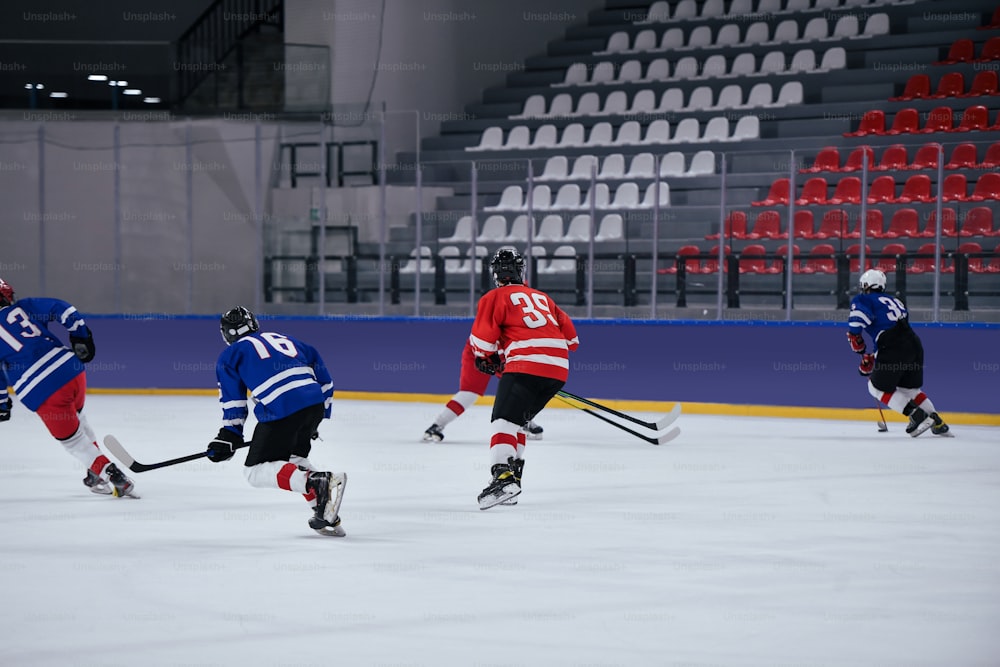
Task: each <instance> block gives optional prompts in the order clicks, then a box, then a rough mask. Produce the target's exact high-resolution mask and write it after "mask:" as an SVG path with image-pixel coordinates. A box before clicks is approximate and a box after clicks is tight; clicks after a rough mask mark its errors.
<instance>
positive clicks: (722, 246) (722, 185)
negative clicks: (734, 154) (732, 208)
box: [715, 153, 727, 320]
mask: <svg viewBox="0 0 1000 667" xmlns="http://www.w3.org/2000/svg"><path fill="white" fill-rule="evenodd" d="M720 169H721V173H720V176H721V179H720V182H719V230H720V233H719V255H718V257H717V259H718V260H719V277H718V280H717V281H716V294H715V319H717V320H721V319H722V290H723V284H724V283H723V276H724V275H725V266H726V264H725V262H726V255H725V253H726V229H725V227H726V187H727V182H726V181H727V179H726V172H727V166H726V154H725V153H723V154H722V162H721V164H720Z"/></svg>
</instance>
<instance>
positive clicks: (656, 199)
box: [649, 155, 721, 320]
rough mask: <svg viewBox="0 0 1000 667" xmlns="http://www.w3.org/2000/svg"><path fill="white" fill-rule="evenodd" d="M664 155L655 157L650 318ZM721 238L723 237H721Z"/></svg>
mask: <svg viewBox="0 0 1000 667" xmlns="http://www.w3.org/2000/svg"><path fill="white" fill-rule="evenodd" d="M662 159H663V156H662V155H656V156H655V157H654V158H653V192H654V193H655V197H654V198H653V241H652V247H651V248H650V250H651V252H650V255H651V257H652V262H651V264H650V269H649V273H650V281H649V282H650V288H649V318H650V319H651V320H655V319H656V265H657V261H658V258H659V254H660V161H661V160H662ZM720 238H721V237H720Z"/></svg>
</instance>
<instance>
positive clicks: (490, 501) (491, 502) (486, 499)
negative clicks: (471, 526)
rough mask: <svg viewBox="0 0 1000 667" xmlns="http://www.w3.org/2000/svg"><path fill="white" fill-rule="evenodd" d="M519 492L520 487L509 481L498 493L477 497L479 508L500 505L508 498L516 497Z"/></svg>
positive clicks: (483, 508) (485, 508)
mask: <svg viewBox="0 0 1000 667" xmlns="http://www.w3.org/2000/svg"><path fill="white" fill-rule="evenodd" d="M520 494H521V487H520V486H518V485H517V484H515V483H513V482H512V483H510V484H508V485H507V486H505V487H503V489H501V490H500V493H498V494H495V495H492V496H483V497H482V498H480V499H479V509H481V510H488V509H489V508H491V507H496V506H497V505H501V504H503V503H505V502H507V501H508V500H511V499H513V498H516V497H517V496H519V495H520Z"/></svg>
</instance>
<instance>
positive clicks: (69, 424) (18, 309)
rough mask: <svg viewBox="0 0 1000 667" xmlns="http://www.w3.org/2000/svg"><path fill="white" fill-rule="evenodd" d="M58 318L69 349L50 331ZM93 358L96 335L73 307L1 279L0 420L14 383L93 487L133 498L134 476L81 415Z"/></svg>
mask: <svg viewBox="0 0 1000 667" xmlns="http://www.w3.org/2000/svg"><path fill="white" fill-rule="evenodd" d="M50 322H58V323H59V324H61V325H62V326H63V327H65V328H66V330H67V331H68V332H69V340H70V345H71V346H72V349H70V348H67V347H66V346H64V345H63V344H62V341H60V340H59V339H58V338H57V337H56V336H55V335H54V334H53V333H52V332H51V331H49V323H50ZM93 358H94V337H93V335H92V334H91V332H90V329H89V328H87V324H86V322H85V321H84V319H83V318H82V317H80V314H79V313H78V312H77V311H76V308H74V307H73V306H71V305H70V304H68V303H66V302H65V301H60V300H59V299H44V298H31V299H15V298H14V288H13V287H11V286H10V285H9V284H8V283H6V282H4V281H3V280H0V422H5V421H7V420H9V419H10V417H11V410H12V407H13V401H12V400H11V398H10V395H9V394H8V393H7V387H8V386H12V387H13V388H14V393H15V394H16V395H17V398H18V400H19V401H20V402H21V405H23V406H24V407H26V408H27V409H28V410H31V411H32V412H34V413H35V414H37V415H38V416H39V417H40V418H41V420H42V422H43V423H44V424H45V427H46V428H47V429H48V430H49V433H51V434H52V437H54V438H55V439H56V440H58V441H59V443H60V444H61V445H62V446H63V447H64V448H65V449H66V451H67V452H69V454H71V455H72V456H73V457H75V458H76V459H77V460H78V461H80V462H81V463H82V464H83V466H84V467H85V468H86V470H87V476H86V477H85V478H84V479H83V483H84V485H86V486H87V487H88V488H89V489H90V490H91V491H92V492H94V493H99V494H103V495H114V496H116V497H124V496H131V497H133V498H137V497H138V496H137V495H136V494H135V491H134V485H133V483H132V481H131V480H130V479H129V478H128V477H126V476H125V475H124V474H123V473H122V472H121V470H119V469H118V467H117V466H116V465H115V464H114V463H112V462H111V461H110V460H109V459H108V457H107V456H105V455H104V454H103V453H102V452H101V449H100V447H98V445H97V437H96V436H95V434H94V431H93V429H91V428H90V425H89V424H88V423H87V418H86V417H85V416H84V414H83V405H84V402H85V401H86V396H87V376H86V373H85V372H84V363H86V362H89V361H90V360H91V359H93Z"/></svg>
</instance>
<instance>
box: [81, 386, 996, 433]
mask: <svg viewBox="0 0 1000 667" xmlns="http://www.w3.org/2000/svg"><path fill="white" fill-rule="evenodd" d="M87 391H88V393H91V394H153V395H158V396H218V395H219V391H218V389H88V390H87ZM451 396H452V395H451V394H408V393H396V392H376V391H337V392H335V393H334V398H335V399H337V398H341V399H346V400H350V401H397V402H407V403H441V404H444V403H447V402H448V400H449V399H450V398H451ZM586 398H590V397H586ZM591 400H594V401H598V402H599V403H601V404H602V405H606V406H607V407H609V408H613V409H615V410H618V411H619V412H667V411H668V410H670V409H671V408H672V407H673V406H674V402H672V401H633V400H615V399H609V398H592V399H591ZM681 404H682V406H683V410H684V413H685V414H689V415H733V416H737V417H783V418H793V419H842V420H849V421H872V420H876V419H878V410H876V409H875V404H874V402H873V403H872V407H871V408H808V407H796V406H787V405H733V404H729V403H693V402H689V401H682V402H681ZM476 405H493V397H492V396H481V397H479V399H478V400H476ZM548 408H560V409H573V408H572V406H570V405H568V404H566V403H563V402H561V401H552V402H551V403H549V405H548V407H547V408H546V409H548ZM882 414H884V415H885V420H886V421H887V422H900V423H904V422H906V421H907V419H906V417H904V416H903V415H901V414H899V413H898V412H894V411H892V410H889V409H888V408H885V407H883V408H882ZM944 417H945V420H946V421H947V422H948V423H949V424H970V425H978V426H1000V415H994V414H983V413H977V412H945V413H944Z"/></svg>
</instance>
